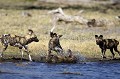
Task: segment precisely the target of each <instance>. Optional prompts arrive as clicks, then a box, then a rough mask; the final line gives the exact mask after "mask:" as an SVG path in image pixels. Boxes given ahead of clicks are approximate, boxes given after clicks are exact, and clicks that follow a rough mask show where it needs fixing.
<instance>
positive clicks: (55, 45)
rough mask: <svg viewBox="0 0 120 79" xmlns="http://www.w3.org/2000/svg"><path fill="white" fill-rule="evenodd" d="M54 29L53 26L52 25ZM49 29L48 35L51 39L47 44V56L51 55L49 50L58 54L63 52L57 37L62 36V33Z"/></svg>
mask: <svg viewBox="0 0 120 79" xmlns="http://www.w3.org/2000/svg"><path fill="white" fill-rule="evenodd" d="M53 29H54V27H53ZM53 29H51V31H50V37H51V39H50V40H49V44H48V56H49V55H51V51H55V52H57V53H58V54H61V55H62V54H63V49H62V47H61V45H60V41H59V39H60V38H61V37H62V35H58V34H57V33H53V32H52V30H53Z"/></svg>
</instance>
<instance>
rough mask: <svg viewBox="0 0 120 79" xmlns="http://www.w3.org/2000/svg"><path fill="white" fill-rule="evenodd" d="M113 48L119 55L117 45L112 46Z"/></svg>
mask: <svg viewBox="0 0 120 79" xmlns="http://www.w3.org/2000/svg"><path fill="white" fill-rule="evenodd" d="M114 50H115V51H116V52H118V54H119V55H120V51H118V48H117V46H115V47H114Z"/></svg>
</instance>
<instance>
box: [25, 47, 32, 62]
mask: <svg viewBox="0 0 120 79" xmlns="http://www.w3.org/2000/svg"><path fill="white" fill-rule="evenodd" d="M24 49H25V52H26V53H27V54H28V56H29V61H32V58H31V55H30V51H28V48H27V46H24Z"/></svg>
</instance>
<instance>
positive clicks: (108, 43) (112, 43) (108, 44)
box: [95, 35, 120, 59]
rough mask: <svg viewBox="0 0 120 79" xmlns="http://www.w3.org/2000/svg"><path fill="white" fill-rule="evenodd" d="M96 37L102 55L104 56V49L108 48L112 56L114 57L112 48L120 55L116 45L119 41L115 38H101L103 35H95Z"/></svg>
mask: <svg viewBox="0 0 120 79" xmlns="http://www.w3.org/2000/svg"><path fill="white" fill-rule="evenodd" d="M95 38H96V44H97V45H99V47H100V48H101V52H102V57H103V58H106V57H105V52H106V49H110V51H111V53H112V58H113V59H114V56H115V54H114V52H113V49H114V50H115V51H116V52H118V54H119V55H120V52H119V51H118V49H117V47H118V45H119V42H118V41H117V40H115V39H103V35H100V36H98V35H95Z"/></svg>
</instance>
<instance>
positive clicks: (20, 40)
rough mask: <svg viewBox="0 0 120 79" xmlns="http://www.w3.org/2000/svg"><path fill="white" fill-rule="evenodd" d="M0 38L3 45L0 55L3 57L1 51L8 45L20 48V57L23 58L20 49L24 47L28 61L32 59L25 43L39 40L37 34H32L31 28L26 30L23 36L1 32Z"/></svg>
mask: <svg viewBox="0 0 120 79" xmlns="http://www.w3.org/2000/svg"><path fill="white" fill-rule="evenodd" d="M0 39H1V43H2V45H3V46H4V48H3V49H2V51H1V57H3V52H4V51H5V50H6V49H7V47H8V45H10V46H13V47H17V48H19V49H20V52H21V53H22V58H23V51H22V49H24V51H25V52H26V53H27V54H28V56H29V60H30V61H32V59H31V55H30V54H29V52H30V51H28V47H27V45H28V44H30V43H31V42H39V40H38V38H37V36H36V35H35V34H34V32H33V30H31V29H29V30H28V34H27V35H26V36H25V37H21V36H17V35H15V36H11V35H10V34H3V35H2V37H1V38H0Z"/></svg>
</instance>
